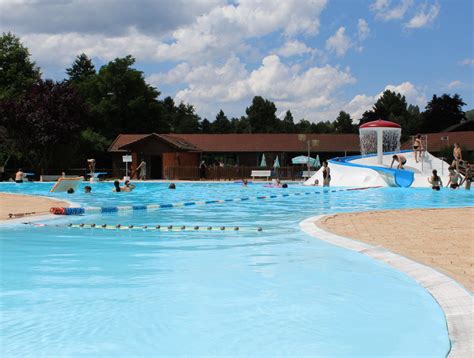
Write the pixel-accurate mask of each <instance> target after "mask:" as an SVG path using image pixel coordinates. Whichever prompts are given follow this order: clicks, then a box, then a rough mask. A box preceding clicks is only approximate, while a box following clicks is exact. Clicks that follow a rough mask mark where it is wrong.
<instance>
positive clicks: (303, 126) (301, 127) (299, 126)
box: [295, 118, 312, 133]
mask: <svg viewBox="0 0 474 358" xmlns="http://www.w3.org/2000/svg"><path fill="white" fill-rule="evenodd" d="M295 127H296V132H297V133H311V132H312V130H311V122H310V121H308V120H306V119H304V118H303V119H300V121H299V122H298V123H296V125H295Z"/></svg>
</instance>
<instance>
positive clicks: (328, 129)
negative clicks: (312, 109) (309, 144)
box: [311, 121, 335, 134]
mask: <svg viewBox="0 0 474 358" xmlns="http://www.w3.org/2000/svg"><path fill="white" fill-rule="evenodd" d="M334 131H335V129H334V122H330V121H324V122H318V123H312V124H311V133H323V134H324V133H334Z"/></svg>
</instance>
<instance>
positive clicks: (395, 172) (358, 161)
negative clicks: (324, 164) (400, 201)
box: [304, 120, 449, 188]
mask: <svg viewBox="0 0 474 358" xmlns="http://www.w3.org/2000/svg"><path fill="white" fill-rule="evenodd" d="M359 134H360V148H361V155H356V156H348V157H339V158H333V159H330V160H329V161H328V164H329V167H330V169H331V186H393V187H404V188H407V187H429V186H431V185H430V184H429V183H428V180H427V178H428V177H430V176H431V175H432V171H433V169H436V170H437V171H438V175H439V176H440V177H441V179H442V181H443V183H444V184H446V183H447V182H448V167H449V164H448V163H446V162H444V161H442V160H441V159H438V158H436V157H435V156H433V155H431V154H430V153H428V151H426V149H427V148H426V147H427V143H425V144H424V146H423V147H424V149H423V150H420V151H419V152H418V153H417V154H418V155H417V156H418V163H417V162H416V160H415V152H414V151H413V150H404V151H400V137H401V127H400V125H398V124H397V123H394V122H389V121H383V120H377V121H373V122H368V123H365V124H363V125H361V126H360V127H359ZM394 154H400V155H402V156H404V157H405V158H406V164H405V165H404V169H397V165H398V162H395V163H394V164H393V168H391V167H390V165H391V163H392V157H393V155H394ZM316 180H318V181H319V183H320V184H321V183H322V182H323V174H322V170H319V171H317V172H316V174H314V175H313V176H312V177H311V178H309V179H308V180H307V181H306V182H305V183H304V184H305V185H314V183H315V181H316Z"/></svg>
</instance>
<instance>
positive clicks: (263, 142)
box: [109, 134, 359, 153]
mask: <svg viewBox="0 0 474 358" xmlns="http://www.w3.org/2000/svg"><path fill="white" fill-rule="evenodd" d="M147 136H148V135H147V134H121V135H119V136H118V137H117V138H116V139H115V141H114V142H113V143H112V144H111V146H110V148H109V151H112V152H114V151H121V150H123V148H124V146H127V145H128V144H130V143H132V142H135V141H139V140H141V139H143V138H145V137H147ZM159 136H160V137H162V138H164V139H167V140H170V141H171V140H173V139H174V140H175V141H178V142H180V143H181V144H183V143H188V144H187V145H188V146H189V147H193V148H194V149H187V150H200V151H202V152H221V153H222V152H304V151H306V150H307V144H306V140H313V139H315V140H318V141H319V143H318V145H316V146H312V147H311V150H312V151H319V152H344V151H348V152H358V151H359V135H358V134H306V135H305V136H306V139H305V140H303V141H301V140H299V137H300V135H299V134H166V135H159ZM183 149H184V148H183Z"/></svg>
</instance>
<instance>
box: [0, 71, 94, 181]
mask: <svg viewBox="0 0 474 358" xmlns="http://www.w3.org/2000/svg"><path fill="white" fill-rule="evenodd" d="M85 112H86V107H85V105H84V102H83V100H82V98H81V97H80V96H79V94H78V93H77V91H76V89H75V88H74V87H73V86H71V85H70V84H68V83H67V82H61V83H55V82H53V81H51V80H46V81H43V80H39V81H38V82H37V83H35V84H33V85H32V86H31V87H30V88H29V90H28V91H27V92H26V93H25V96H22V97H19V98H15V99H4V100H1V101H0V127H3V128H5V129H6V131H7V133H8V134H7V136H8V138H10V139H12V140H13V141H14V146H15V155H16V156H17V159H18V160H19V161H21V162H22V163H24V164H25V165H28V166H29V167H31V168H33V169H35V170H37V171H39V172H43V170H47V169H48V168H50V167H51V166H52V165H53V163H54V165H55V166H56V168H58V167H59V166H63V167H64V166H67V165H68V164H69V163H70V158H71V156H72V155H73V154H74V150H75V149H76V148H75V146H74V144H75V143H77V142H78V137H79V133H80V131H81V128H82V125H83V121H84V118H85V117H86V116H85Z"/></svg>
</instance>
